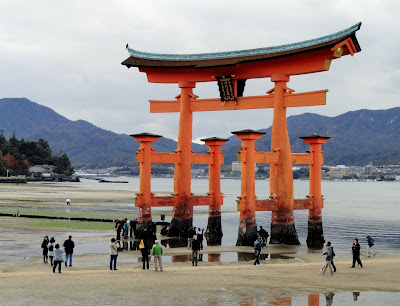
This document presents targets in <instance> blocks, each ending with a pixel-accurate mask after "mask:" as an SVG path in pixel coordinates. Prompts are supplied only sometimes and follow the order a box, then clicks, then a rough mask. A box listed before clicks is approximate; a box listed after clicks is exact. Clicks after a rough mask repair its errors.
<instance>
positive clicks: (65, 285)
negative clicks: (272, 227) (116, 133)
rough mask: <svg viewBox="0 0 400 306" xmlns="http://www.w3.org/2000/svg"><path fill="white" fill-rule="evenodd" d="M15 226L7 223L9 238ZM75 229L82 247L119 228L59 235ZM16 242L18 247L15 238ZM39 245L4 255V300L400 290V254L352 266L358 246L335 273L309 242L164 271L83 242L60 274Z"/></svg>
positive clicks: (217, 298) (246, 300)
mask: <svg viewBox="0 0 400 306" xmlns="http://www.w3.org/2000/svg"><path fill="white" fill-rule="evenodd" d="M5 229H6V228H3V230H5ZM8 230H10V229H8ZM19 230H20V231H21V229H19ZM11 231H12V230H11ZM9 234H10V233H8V234H7V232H4V231H2V235H3V238H4V237H5V236H7V235H9ZM15 234H16V233H15V232H14V233H13V234H12V235H11V236H15ZM41 234H43V232H42V231H41V230H33V229H30V230H29V234H25V235H19V236H18V241H19V244H22V245H24V244H26V245H27V248H29V245H30V243H31V241H32V239H33V237H38V236H40V235H41ZM68 234H72V235H73V237H75V242H76V243H77V248H78V249H79V244H83V245H85V244H86V245H92V244H93V243H104V244H107V243H108V241H109V238H110V237H111V235H112V232H107V233H101V232H97V233H96V232H92V233H90V234H87V233H86V234H85V233H83V232H79V231H76V232H71V231H67V230H59V231H58V232H55V235H56V236H57V237H59V239H58V240H59V241H63V240H64V239H65V238H66V237H67V235H68ZM40 237H41V236H40ZM35 240H36V239H35ZM10 247H11V249H12V244H11V246H10ZM36 250H37V247H36ZM33 251H34V250H33V249H32V250H29V252H28V253H30V255H31V256H30V257H28V256H26V257H25V259H23V258H22V257H20V258H14V259H12V260H11V259H10V260H8V261H4V260H3V261H2V265H1V266H0V268H1V270H2V273H1V274H0V288H1V296H0V303H1V304H2V305H22V304H26V303H30V304H32V303H33V304H42V305H51V304H55V303H56V304H61V305H67V304H68V305H94V304H100V305H111V304H117V305H122V304H126V303H129V304H131V303H133V304H139V303H140V304H142V303H146V304H148V305H156V304H158V305H171V304H175V305H189V304H192V305H217V304H222V305H229V304H233V305H239V304H241V305H252V304H254V305H256V304H257V305H259V304H263V303H266V304H267V301H269V302H272V301H274V300H276V299H277V298H278V297H280V296H281V297H282V296H285V297H291V296H293V295H296V294H309V293H313V292H314V293H315V292H317V293H318V292H321V293H323V292H340V291H385V292H388V291H392V292H396V291H399V288H400V278H399V277H398V276H399V272H400V268H399V264H400V256H399V255H400V254H391V255H388V254H383V253H380V252H378V255H377V256H376V257H371V258H367V257H365V256H364V257H363V258H362V261H363V264H364V268H360V267H357V268H356V269H351V268H350V265H351V254H337V256H336V257H335V264H336V266H337V269H338V272H337V273H335V274H334V275H333V276H330V275H324V276H323V275H320V274H319V272H318V269H319V268H321V267H322V265H323V263H324V257H323V256H321V253H320V252H311V253H310V252H309V251H307V250H305V248H303V247H288V246H276V245H274V246H267V247H266V248H264V249H263V250H262V253H269V254H281V255H285V254H286V255H287V256H289V257H296V260H295V259H293V258H292V259H290V260H288V259H279V258H278V259H270V260H268V261H266V260H263V261H261V262H262V265H261V266H260V267H255V266H254V265H253V261H242V262H199V265H198V266H197V267H193V266H192V265H191V263H190V262H173V263H172V262H164V271H163V272H155V271H154V265H153V263H152V262H151V264H150V270H142V269H141V267H142V264H141V263H140V262H138V261H139V256H140V254H139V252H138V251H127V252H126V251H125V252H121V253H120V254H119V257H118V265H117V268H118V271H110V270H109V255H108V254H107V253H102V254H91V253H90V250H89V251H87V250H86V251H83V252H82V248H81V251H80V252H77V253H78V254H76V255H74V258H73V267H67V268H66V267H65V266H63V267H62V273H61V274H59V273H53V272H52V270H51V267H50V265H49V264H44V263H42V256H40V250H39V252H38V253H39V254H38V253H36V254H38V255H35V254H32V252H33ZM252 251H253V250H252V248H250V247H234V246H231V247H223V246H222V247H206V248H205V249H204V250H203V251H202V252H203V253H204V254H207V253H214V254H215V253H223V252H247V253H249V254H251V253H252ZM182 254H183V255H185V254H190V251H188V250H187V249H186V248H174V249H165V250H164V254H163V255H165V256H172V255H182ZM32 255H33V256H32ZM205 256H206V255H205ZM7 263H8V264H7ZM239 301H241V302H240V303H239ZM321 305H322V304H321Z"/></svg>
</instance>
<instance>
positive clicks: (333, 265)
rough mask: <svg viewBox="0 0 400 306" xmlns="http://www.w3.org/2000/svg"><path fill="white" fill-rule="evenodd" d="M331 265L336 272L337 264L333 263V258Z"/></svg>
mask: <svg viewBox="0 0 400 306" xmlns="http://www.w3.org/2000/svg"><path fill="white" fill-rule="evenodd" d="M331 265H332V268H333V272H336V266H335V264H334V263H333V259H332V260H331Z"/></svg>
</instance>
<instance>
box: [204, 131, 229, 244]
mask: <svg viewBox="0 0 400 306" xmlns="http://www.w3.org/2000/svg"><path fill="white" fill-rule="evenodd" d="M201 141H204V142H205V144H206V145H207V146H209V147H210V150H209V154H211V155H212V156H213V161H212V164H210V165H209V166H208V190H209V192H208V193H209V195H210V196H211V197H212V204H211V205H209V207H208V223H207V230H206V233H205V237H206V239H207V245H221V240H222V236H223V233H222V226H221V205H222V202H223V195H222V193H221V161H222V158H223V154H222V153H221V146H222V145H224V144H225V142H227V141H228V139H224V138H218V137H211V138H205V139H201Z"/></svg>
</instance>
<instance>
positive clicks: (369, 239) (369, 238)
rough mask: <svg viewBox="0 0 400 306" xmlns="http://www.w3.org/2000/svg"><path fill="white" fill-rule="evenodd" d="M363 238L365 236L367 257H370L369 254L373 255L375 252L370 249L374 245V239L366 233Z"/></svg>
mask: <svg viewBox="0 0 400 306" xmlns="http://www.w3.org/2000/svg"><path fill="white" fill-rule="evenodd" d="M365 238H367V244H368V246H367V255H368V257H371V254H372V255H373V256H375V255H376V253H375V252H374V251H372V247H373V246H374V242H375V241H374V239H373V238H372V237H371V236H369V235H368V234H365Z"/></svg>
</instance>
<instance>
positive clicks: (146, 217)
mask: <svg viewBox="0 0 400 306" xmlns="http://www.w3.org/2000/svg"><path fill="white" fill-rule="evenodd" d="M131 136H132V137H134V138H135V141H140V147H139V148H138V149H137V150H136V161H138V162H139V163H140V186H139V193H138V194H137V197H136V206H138V207H139V213H138V226H137V231H138V237H140V236H141V232H142V231H143V229H144V228H145V227H147V226H148V224H149V223H150V222H151V197H152V193H151V152H152V151H153V149H152V148H151V143H152V142H154V141H157V139H158V138H160V137H161V136H160V135H154V134H150V133H141V134H133V135H131Z"/></svg>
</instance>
